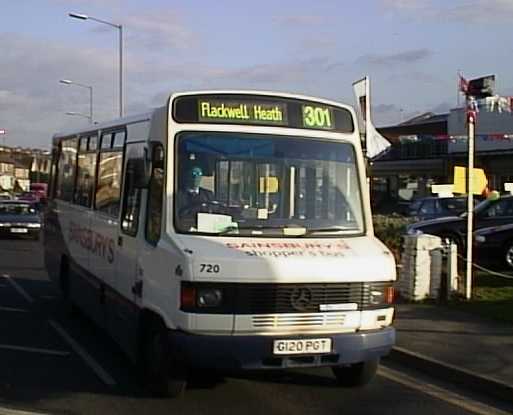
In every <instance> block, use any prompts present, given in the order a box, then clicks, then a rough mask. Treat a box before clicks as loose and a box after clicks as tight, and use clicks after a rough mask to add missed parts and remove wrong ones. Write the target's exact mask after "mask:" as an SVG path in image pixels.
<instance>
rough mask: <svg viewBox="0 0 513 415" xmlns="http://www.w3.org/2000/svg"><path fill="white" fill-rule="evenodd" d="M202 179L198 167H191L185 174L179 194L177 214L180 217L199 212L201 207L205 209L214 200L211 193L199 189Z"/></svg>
mask: <svg viewBox="0 0 513 415" xmlns="http://www.w3.org/2000/svg"><path fill="white" fill-rule="evenodd" d="M202 177H203V170H202V169H201V167H199V166H193V167H192V168H191V169H190V170H189V171H187V172H186V173H185V175H184V181H183V186H182V187H181V188H180V192H179V193H180V196H179V201H178V205H179V210H178V213H179V215H180V216H182V215H186V216H188V215H189V214H191V213H197V212H201V211H202V210H203V209H202V207H207V205H208V204H209V203H211V202H212V201H213V200H214V193H213V192H211V191H210V190H207V189H205V188H203V187H200V184H201V178H202ZM205 210H207V209H205Z"/></svg>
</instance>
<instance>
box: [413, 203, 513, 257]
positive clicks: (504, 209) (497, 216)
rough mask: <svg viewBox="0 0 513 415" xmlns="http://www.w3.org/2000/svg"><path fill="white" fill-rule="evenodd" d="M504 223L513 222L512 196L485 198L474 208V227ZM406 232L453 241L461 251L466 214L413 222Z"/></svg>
mask: <svg viewBox="0 0 513 415" xmlns="http://www.w3.org/2000/svg"><path fill="white" fill-rule="evenodd" d="M506 224H513V196H502V197H500V198H498V199H486V200H483V201H482V202H480V203H479V204H478V205H477V206H476V207H475V208H474V229H481V228H489V227H491V226H500V225H506ZM406 232H407V233H408V234H410V235H414V234H418V233H428V234H431V235H436V236H440V237H441V238H443V239H447V240H451V241H454V242H455V243H456V244H457V245H458V250H459V251H460V252H461V249H462V248H463V247H464V246H465V240H466V234H467V214H466V212H465V213H462V214H460V215H458V216H450V217H445V218H438V219H431V220H425V221H421V222H417V223H413V224H411V225H409V226H408V228H407V230H406Z"/></svg>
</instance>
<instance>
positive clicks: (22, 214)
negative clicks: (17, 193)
mask: <svg viewBox="0 0 513 415" xmlns="http://www.w3.org/2000/svg"><path fill="white" fill-rule="evenodd" d="M40 231H41V217H40V216H39V213H38V211H37V209H36V207H35V206H34V205H33V204H32V203H29V202H23V201H19V200H8V201H2V202H0V236H30V237H32V238H34V239H39V234H40Z"/></svg>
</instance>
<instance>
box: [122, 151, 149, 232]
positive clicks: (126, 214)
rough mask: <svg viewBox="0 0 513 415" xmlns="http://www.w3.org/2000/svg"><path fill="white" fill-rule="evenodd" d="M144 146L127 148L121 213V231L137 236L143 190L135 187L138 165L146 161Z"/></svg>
mask: <svg viewBox="0 0 513 415" xmlns="http://www.w3.org/2000/svg"><path fill="white" fill-rule="evenodd" d="M144 157H145V154H144V144H140V143H135V144H127V146H126V159H127V161H126V171H125V180H124V191H123V205H122V206H123V207H122V212H121V230H122V232H123V233H125V234H127V235H130V236H136V235H137V228H138V225H139V212H140V209H141V190H142V189H140V188H136V187H135V179H136V177H135V174H136V172H137V169H136V165H137V163H140V162H141V160H142V159H144Z"/></svg>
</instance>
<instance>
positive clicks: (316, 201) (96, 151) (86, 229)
mask: <svg viewBox="0 0 513 415" xmlns="http://www.w3.org/2000/svg"><path fill="white" fill-rule="evenodd" d="M45 237H46V241H45V244H44V246H45V260H46V266H47V268H48V271H49V274H50V275H51V277H52V279H54V280H55V281H56V282H57V283H58V284H59V285H60V287H61V289H62V292H63V296H64V298H65V299H66V303H67V304H69V305H71V306H73V307H78V308H80V309H81V310H82V311H84V312H85V313H87V315H89V316H90V317H91V318H92V319H93V320H94V321H95V322H96V323H97V324H98V325H100V326H101V327H103V328H104V329H106V330H107V331H108V332H109V333H110V335H111V336H112V337H113V338H114V339H115V340H116V342H117V343H119V345H120V347H121V348H122V349H123V350H124V351H125V352H126V354H127V355H128V356H129V357H130V358H131V359H133V360H134V361H135V362H137V364H138V367H139V368H140V369H141V372H142V373H143V374H144V380H145V382H146V384H147V385H149V386H150V387H151V389H152V390H153V391H154V392H156V393H159V394H163V395H168V396H173V395H177V394H180V393H181V392H182V391H183V390H184V388H185V384H186V374H187V369H188V368H191V367H203V368H217V369H281V368H294V367H319V366H331V367H332V368H333V373H334V375H335V377H336V378H337V380H338V381H339V383H340V384H341V385H344V386H355V385H361V384H364V383H366V382H368V381H369V380H370V379H371V378H372V377H373V376H374V374H375V372H376V369H377V366H378V362H379V358H380V356H383V355H385V354H387V353H388V352H389V351H390V349H391V347H392V345H393V344H394V341H395V332H394V329H393V327H391V323H392V319H393V313H394V309H393V306H392V304H391V303H392V297H393V288H392V283H393V281H394V280H395V264H394V259H393V256H392V255H391V254H390V252H389V251H388V250H387V248H386V247H385V246H384V245H383V244H382V243H381V242H380V241H378V240H377V239H376V238H375V237H374V234H373V228H372V221H371V211H370V203H369V194H368V190H367V185H366V177H365V164H364V158H363V155H362V149H361V143H360V136H359V132H358V128H357V124H356V122H355V113H354V111H353V109H352V108H350V107H348V106H345V105H342V104H338V103H336V102H331V101H326V100H320V99H316V98H310V97H304V96H297V95H289V94H277V93H271V92H244V91H235V92H233V91H230V92H227V91H224V92H223V91H216V92H191V93H180V94H173V95H171V96H170V98H169V101H168V104H167V105H166V106H164V107H162V108H158V109H156V110H153V111H152V112H150V113H148V114H144V115H141V116H134V117H127V118H123V119H119V120H115V121H112V122H108V123H102V124H97V125H94V126H90V127H88V128H84V129H82V130H79V131H74V132H70V133H66V134H57V135H55V136H54V139H53V163H52V176H51V190H50V194H49V206H48V212H47V215H46V226H45Z"/></svg>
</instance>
